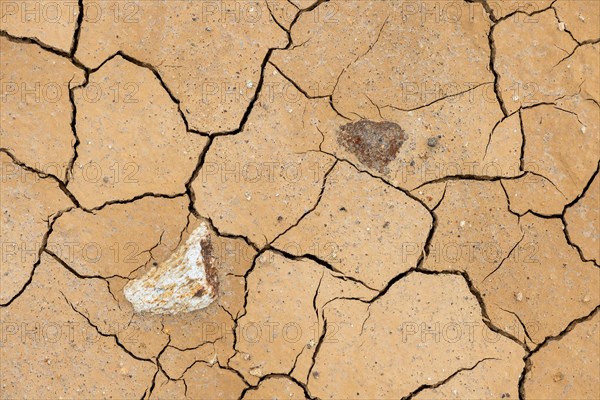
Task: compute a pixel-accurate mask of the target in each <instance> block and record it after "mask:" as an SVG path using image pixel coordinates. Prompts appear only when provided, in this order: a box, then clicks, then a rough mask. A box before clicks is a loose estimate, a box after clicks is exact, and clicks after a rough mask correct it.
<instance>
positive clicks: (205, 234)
mask: <svg viewBox="0 0 600 400" xmlns="http://www.w3.org/2000/svg"><path fill="white" fill-rule="evenodd" d="M211 253H212V246H211V242H210V232H209V230H208V227H207V226H206V224H204V223H203V224H202V225H200V226H199V227H198V228H196V229H195V230H194V231H193V232H192V234H191V235H190V236H189V237H188V239H187V240H186V242H185V243H184V244H183V245H181V246H179V247H178V248H177V249H176V250H175V252H174V253H173V254H172V255H171V257H169V259H168V260H167V261H165V262H163V263H161V264H158V265H157V266H155V267H154V268H152V269H151V270H150V271H148V273H146V274H145V275H144V276H142V277H141V278H138V279H135V280H132V281H130V282H129V283H127V285H126V286H125V288H124V289H123V292H124V294H125V297H126V298H127V300H129V302H130V303H131V304H132V305H133V308H134V309H135V311H136V312H151V313H155V314H177V313H180V312H191V311H195V310H199V309H202V308H205V307H207V306H208V305H209V304H211V303H212V302H213V301H214V300H215V298H216V297H217V294H218V289H219V287H218V286H219V283H218V279H217V274H216V269H215V267H214V265H213V262H214V259H213V257H212V254H211Z"/></svg>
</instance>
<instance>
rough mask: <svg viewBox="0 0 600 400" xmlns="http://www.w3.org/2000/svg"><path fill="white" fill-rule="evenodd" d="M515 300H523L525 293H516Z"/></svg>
mask: <svg viewBox="0 0 600 400" xmlns="http://www.w3.org/2000/svg"><path fill="white" fill-rule="evenodd" d="M515 300H517V301H523V293H521V292H519V293H516V294H515Z"/></svg>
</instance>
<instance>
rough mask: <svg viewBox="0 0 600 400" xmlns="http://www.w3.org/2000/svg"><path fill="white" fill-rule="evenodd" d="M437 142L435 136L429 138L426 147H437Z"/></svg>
mask: <svg viewBox="0 0 600 400" xmlns="http://www.w3.org/2000/svg"><path fill="white" fill-rule="evenodd" d="M438 140H439V138H438V137H437V136H432V137H430V138H429V139H427V146H429V147H435V146H437V144H438Z"/></svg>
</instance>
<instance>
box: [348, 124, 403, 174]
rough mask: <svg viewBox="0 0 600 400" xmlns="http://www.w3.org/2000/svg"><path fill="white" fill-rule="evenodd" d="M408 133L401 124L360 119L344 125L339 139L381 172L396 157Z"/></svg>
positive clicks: (369, 165)
mask: <svg viewBox="0 0 600 400" xmlns="http://www.w3.org/2000/svg"><path fill="white" fill-rule="evenodd" d="M406 139H408V135H407V134H406V132H404V130H403V129H402V128H401V127H400V125H398V124H396V123H394V122H389V121H383V122H375V121H369V120H360V121H357V122H352V123H349V124H346V125H342V126H341V127H340V129H339V131H338V137H337V141H338V143H339V144H340V145H341V146H343V147H344V148H345V149H346V150H348V151H350V152H351V153H353V154H354V155H355V156H356V157H357V158H358V160H359V161H360V162H361V163H363V164H364V165H366V166H367V167H369V168H373V169H375V170H377V171H379V172H381V173H383V172H384V171H385V167H386V166H387V165H388V164H389V163H390V162H391V161H392V160H393V159H395V158H396V155H397V154H398V151H399V150H400V147H402V144H404V142H405V141H406Z"/></svg>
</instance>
